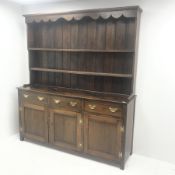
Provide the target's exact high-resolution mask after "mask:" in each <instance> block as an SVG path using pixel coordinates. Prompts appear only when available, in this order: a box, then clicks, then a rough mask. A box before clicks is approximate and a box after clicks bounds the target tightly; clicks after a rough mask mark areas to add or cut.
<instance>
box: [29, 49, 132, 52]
mask: <svg viewBox="0 0 175 175" xmlns="http://www.w3.org/2000/svg"><path fill="white" fill-rule="evenodd" d="M28 50H29V51H50V52H52V51H54V52H94V53H133V52H134V50H131V49H118V50H98V49H56V48H28Z"/></svg>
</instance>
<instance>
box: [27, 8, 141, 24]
mask: <svg viewBox="0 0 175 175" xmlns="http://www.w3.org/2000/svg"><path fill="white" fill-rule="evenodd" d="M138 12H139V13H140V12H141V9H140V8H139V7H138V6H131V7H125V8H122V7H117V8H108V9H93V10H79V11H72V12H65V13H53V14H30V15H24V16H25V18H26V23H33V22H36V23H39V22H49V21H51V22H55V21H57V20H59V19H64V20H66V21H71V20H75V21H79V20H81V19H83V18H85V17H89V18H91V19H93V20H97V19H99V18H102V19H109V18H111V17H112V18H115V19H118V18H120V17H122V16H123V17H125V18H134V17H137V14H138Z"/></svg>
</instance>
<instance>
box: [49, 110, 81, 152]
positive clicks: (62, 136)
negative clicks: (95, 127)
mask: <svg viewBox="0 0 175 175" xmlns="http://www.w3.org/2000/svg"><path fill="white" fill-rule="evenodd" d="M81 130H82V118H81V114H79V113H76V112H70V111H64V110H51V112H50V132H49V133H50V135H49V139H50V142H51V143H52V144H53V145H55V146H58V147H62V148H66V149H71V150H76V151H81V150H82V149H83V142H82V131H81Z"/></svg>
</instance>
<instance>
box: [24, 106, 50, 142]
mask: <svg viewBox="0 0 175 175" xmlns="http://www.w3.org/2000/svg"><path fill="white" fill-rule="evenodd" d="M22 133H23V136H24V137H25V138H29V139H32V140H36V141H41V142H48V122H47V112H46V110H45V108H44V107H43V106H38V105H33V104H24V105H23V108H22Z"/></svg>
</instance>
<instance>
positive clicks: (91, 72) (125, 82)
mask: <svg viewBox="0 0 175 175" xmlns="http://www.w3.org/2000/svg"><path fill="white" fill-rule="evenodd" d="M140 14H141V9H140V8H139V7H137V6H136V7H122V8H109V9H95V10H94V9H93V10H82V11H73V12H66V13H56V14H36V15H35V14H34V15H24V16H25V20H26V24H27V39H28V40H27V41H28V54H29V72H30V83H29V84H28V85H23V87H20V88H18V94H19V126H20V139H21V140H24V139H29V140H33V141H35V142H36V141H37V142H38V143H39V142H40V143H44V144H46V145H49V146H52V147H54V148H58V149H60V150H63V151H66V152H70V153H73V154H76V155H79V156H84V157H88V158H91V159H94V160H98V161H102V162H106V163H109V164H112V165H116V166H120V168H122V169H124V165H125V162H126V160H127V158H128V157H129V155H130V154H132V142H133V127H134V111H135V80H136V67H137V66H136V65H137V48H138V32H139V21H140Z"/></svg>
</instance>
